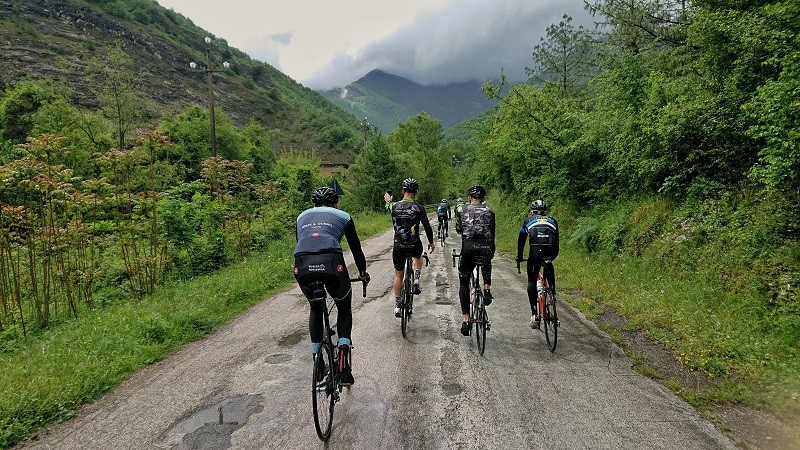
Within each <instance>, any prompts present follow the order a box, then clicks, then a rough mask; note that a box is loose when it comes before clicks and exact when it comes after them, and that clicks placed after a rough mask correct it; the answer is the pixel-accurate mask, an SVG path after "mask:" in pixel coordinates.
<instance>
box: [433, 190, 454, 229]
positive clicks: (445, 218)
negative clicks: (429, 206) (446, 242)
mask: <svg viewBox="0 0 800 450" xmlns="http://www.w3.org/2000/svg"><path fill="white" fill-rule="evenodd" d="M452 217H453V213H452V211H451V209H450V202H448V201H447V199H446V198H443V199H442V201H441V202H439V206H437V207H436V218H437V219H439V229H440V230H442V229H443V230H444V236H445V237H447V236H450V233H449V231H450V230H449V226H448V225H449V223H450V219H451V218H452Z"/></svg>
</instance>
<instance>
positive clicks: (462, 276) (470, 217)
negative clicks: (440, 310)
mask: <svg viewBox="0 0 800 450" xmlns="http://www.w3.org/2000/svg"><path fill="white" fill-rule="evenodd" d="M485 198H486V189H484V188H483V186H479V185H475V186H472V187H471V188H469V195H468V196H467V204H465V205H463V206H462V207H461V211H460V212H459V214H458V215H456V233H459V234H461V259H460V260H459V263H458V284H459V286H458V298H459V300H460V301H461V314H463V316H464V322H463V323H462V324H461V334H463V335H464V336H469V334H470V329H471V328H472V324H470V322H469V278H470V274H471V273H472V270H473V269H475V257H476V256H481V257H483V259H484V261H485V262H484V265H483V299H484V304H486V305H487V306H488V305H490V304H491V303H492V292H491V291H490V289H491V285H492V263H491V259H492V257H493V256H494V249H495V248H494V236H495V217H494V211H492V210H491V208H489V207H488V206H487V205H486V204H485V203H484V199H485Z"/></svg>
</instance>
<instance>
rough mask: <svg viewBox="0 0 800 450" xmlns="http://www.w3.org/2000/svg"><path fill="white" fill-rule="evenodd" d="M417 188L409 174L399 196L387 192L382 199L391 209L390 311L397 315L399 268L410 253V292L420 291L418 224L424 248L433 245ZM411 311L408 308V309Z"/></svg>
mask: <svg viewBox="0 0 800 450" xmlns="http://www.w3.org/2000/svg"><path fill="white" fill-rule="evenodd" d="M418 190H419V183H418V182H417V180H415V179H413V178H406V179H405V180H403V199H402V200H400V201H398V202H392V196H391V194H389V193H388V192H387V193H386V194H385V195H384V196H383V199H384V200H386V209H387V210H389V211H391V213H392V225H393V226H394V247H393V249H392V262H393V263H394V270H395V272H394V285H393V289H392V290H393V292H394V299H395V307H394V315H395V317H400V290H401V288H402V284H403V269H404V268H405V265H406V257H407V256H408V255H411V256H412V257H413V258H414V263H413V266H414V294H415V295H416V294H419V293H420V292H421V290H420V288H419V277H420V272H421V271H422V240H421V239H420V234H419V225H420V223H421V224H422V227H423V228H424V229H425V235H426V236H427V238H428V251H429V252H433V250H434V249H435V248H436V246H434V245H433V230H432V229H431V224H430V222H429V221H428V214H427V212H426V211H425V207H424V206H422V205H420V204H419V203H417V202H416V201H414V198H415V197H416V196H417V191H418ZM409 313H411V311H409Z"/></svg>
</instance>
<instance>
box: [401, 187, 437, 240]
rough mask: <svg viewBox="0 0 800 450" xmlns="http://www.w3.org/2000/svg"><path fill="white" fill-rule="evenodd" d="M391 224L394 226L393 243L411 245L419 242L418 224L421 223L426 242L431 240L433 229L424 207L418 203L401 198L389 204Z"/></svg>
mask: <svg viewBox="0 0 800 450" xmlns="http://www.w3.org/2000/svg"><path fill="white" fill-rule="evenodd" d="M391 211H392V225H393V226H394V244H395V245H396V246H397V245H400V246H404V247H413V246H415V245H417V244H421V243H422V240H421V239H420V236H419V224H420V223H422V226H423V228H424V229H425V235H426V236H427V237H428V242H433V230H432V229H431V224H430V222H428V214H427V213H426V212H425V207H424V206H422V205H420V204H419V203H417V202H415V201H413V200H410V199H403V200H400V201H399V202H396V203H394V204H392V205H391Z"/></svg>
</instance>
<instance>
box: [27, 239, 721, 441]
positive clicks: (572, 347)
mask: <svg viewBox="0 0 800 450" xmlns="http://www.w3.org/2000/svg"><path fill="white" fill-rule="evenodd" d="M363 245H364V252H365V254H366V255H367V258H368V270H369V272H370V274H371V276H372V282H371V283H370V285H369V288H368V293H367V298H362V297H361V289H360V285H359V284H354V291H355V292H354V296H353V321H354V325H353V336H352V337H353V374H354V376H355V379H356V384H355V385H354V386H353V387H352V389H349V390H347V389H346V390H344V391H343V394H342V400H341V401H340V402H339V403H338V404H337V406H336V410H335V415H334V423H333V431H332V435H331V438H330V441H329V442H328V443H327V444H324V443H322V442H321V441H319V439H318V438H317V436H316V433H315V430H314V422H313V418H312V415H311V395H310V377H311V356H310V350H309V344H310V341H309V338H308V329H307V327H308V305H307V301H306V300H305V299H304V298H303V296H302V294H301V293H300V290H299V289H298V288H296V287H293V288H291V289H289V290H287V291H285V292H283V293H281V294H279V295H275V296H273V297H270V298H267V299H265V300H264V301H262V302H261V303H259V304H258V305H256V306H254V307H253V308H252V309H250V310H249V311H248V312H246V313H245V314H243V315H242V316H240V317H239V318H237V319H236V320H234V321H232V322H231V323H230V324H228V325H227V326H225V327H223V328H221V329H220V330H219V331H217V332H215V333H214V334H213V335H210V336H208V337H207V338H206V339H204V340H202V341H199V342H194V343H192V344H189V345H188V346H186V347H185V348H184V349H182V350H181V351H179V352H177V353H176V354H174V355H172V356H170V357H169V358H167V359H165V360H164V361H161V362H159V363H157V364H154V365H152V366H149V367H147V368H145V369H143V370H142V371H140V372H139V373H137V374H136V375H134V376H133V377H132V378H131V379H130V380H129V381H127V382H125V383H123V384H122V385H121V386H119V387H118V388H117V389H115V390H114V391H113V392H111V393H109V394H108V395H106V396H104V397H103V398H102V399H100V400H99V401H97V402H95V403H94V404H92V405H89V406H88V407H86V408H85V409H84V410H83V411H82V412H81V413H79V414H78V415H77V416H76V417H75V418H74V419H72V420H70V421H68V422H66V423H63V424H60V425H58V426H55V427H54V428H53V429H52V430H51V431H50V432H49V433H48V434H46V435H44V436H41V437H40V438H39V439H38V440H37V441H33V442H28V443H26V444H25V445H24V446H25V448H36V449H208V450H217V449H225V448H236V449H268V448H302V449H306V448H331V449H350V448H354V449H378V448H404V449H423V448H425V449H427V448H435V449H484V448H485V449H490V448H491V449H495V448H503V449H512V448H519V449H530V448H548V449H574V448H600V449H611V448H613V449H642V448H648V449H687V448H692V449H721V448H735V446H734V445H733V444H732V443H731V441H730V440H728V438H726V437H725V436H724V435H723V434H721V433H720V432H719V431H718V430H716V429H715V428H714V426H713V425H712V424H711V423H710V422H708V421H706V420H704V419H702V418H700V417H699V416H698V415H697V413H696V412H695V411H694V410H693V409H692V407H691V406H689V405H688V404H686V403H685V402H683V401H682V400H680V399H679V398H678V397H676V396H675V395H674V394H672V393H671V392H670V391H669V390H667V389H666V388H664V387H663V386H661V385H659V384H658V383H656V382H654V381H652V380H650V379H648V378H645V377H643V376H641V375H639V374H638V373H636V372H635V371H633V370H632V369H631V364H630V362H629V360H628V359H627V358H626V357H625V355H624V353H623V352H622V351H621V350H620V349H619V348H618V347H617V346H616V345H614V344H613V343H612V342H611V341H610V339H609V338H608V337H607V336H606V335H605V334H604V333H602V332H600V331H599V330H598V329H597V328H596V327H595V326H594V325H593V324H592V323H591V322H589V321H587V320H586V319H584V318H583V317H582V316H581V315H580V314H579V313H577V311H576V310H574V309H572V308H570V307H568V306H567V305H566V304H565V303H564V302H562V303H560V304H559V306H560V307H561V308H560V309H559V315H560V320H561V327H560V328H559V335H558V348H557V349H556V351H555V353H550V352H549V351H548V350H547V347H546V345H545V341H544V335H543V333H541V332H540V331H533V330H531V329H530V328H528V319H529V317H530V308H529V306H528V302H527V297H526V294H525V287H526V279H525V275H524V273H523V274H522V275H520V274H517V271H516V266H515V264H514V263H513V261H512V260H510V259H507V258H501V257H495V259H494V270H493V286H492V292H493V293H494V296H495V301H494V302H493V304H492V305H491V306H489V307H488V312H489V315H490V319H491V323H492V327H491V330H490V331H489V332H488V333H487V344H486V351H485V354H484V355H483V356H480V355H479V354H478V351H477V348H476V345H475V339H474V337H470V338H467V337H464V336H462V335H461V333H460V332H459V326H460V320H461V318H460V309H459V307H458V276H457V272H456V269H455V268H453V267H452V259H451V257H450V251H451V250H452V248H453V246H454V245H455V246H456V248H460V241H459V240H457V237H456V235H455V234H453V235H451V236H450V237H449V238H448V240H447V244H446V245H445V248H444V249H442V248H437V249H436V250H435V251H434V252H433V253H432V254H431V255H430V261H431V264H430V266H429V267H427V268H424V269H423V274H422V290H423V291H422V294H421V295H419V296H418V297H417V298H416V299H415V302H414V315H413V316H412V319H411V321H410V323H409V329H408V336H407V338H403V337H402V336H401V334H400V326H399V319H396V318H395V317H394V314H393V306H394V305H393V298H392V294H391V292H390V291H391V281H392V276H393V268H392V266H391V234H389V233H383V234H381V235H378V236H376V237H374V238H372V239H369V240H366V241H364V242H363ZM443 250H444V251H443ZM346 260H347V261H348V262H352V258H351V257H350V255H349V254H348V255H346ZM288 264H290V263H287V267H289V266H288ZM350 271H351V273H355V272H356V271H355V270H354V267H353V266H352V264H351V266H350ZM556 271H558V267H557V266H556ZM561 294H562V295H565V296H567V295H569V293H568V292H564V293H561ZM332 320H334V318H333V317H332Z"/></svg>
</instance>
